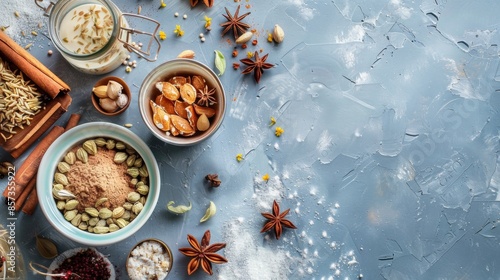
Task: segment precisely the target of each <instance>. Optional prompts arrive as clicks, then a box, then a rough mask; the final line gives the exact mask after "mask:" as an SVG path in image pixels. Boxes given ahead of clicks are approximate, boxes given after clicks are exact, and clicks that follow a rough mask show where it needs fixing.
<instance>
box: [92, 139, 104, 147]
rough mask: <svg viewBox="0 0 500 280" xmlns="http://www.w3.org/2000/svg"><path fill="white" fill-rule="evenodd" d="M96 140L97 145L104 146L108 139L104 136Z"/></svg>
mask: <svg viewBox="0 0 500 280" xmlns="http://www.w3.org/2000/svg"><path fill="white" fill-rule="evenodd" d="M94 142H95V144H96V145H97V147H104V146H106V140H105V139H104V138H102V137H99V138H96V139H94Z"/></svg>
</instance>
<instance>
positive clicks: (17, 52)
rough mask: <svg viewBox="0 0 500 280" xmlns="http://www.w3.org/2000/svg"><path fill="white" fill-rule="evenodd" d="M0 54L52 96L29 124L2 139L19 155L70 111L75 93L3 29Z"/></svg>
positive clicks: (0, 39) (9, 148) (9, 149)
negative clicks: (71, 94)
mask: <svg viewBox="0 0 500 280" xmlns="http://www.w3.org/2000/svg"><path fill="white" fill-rule="evenodd" d="M0 56H1V57H2V58H3V59H4V60H6V61H8V62H9V64H10V65H12V66H15V68H17V69H18V70H19V71H21V72H22V73H23V75H24V76H26V77H28V78H29V79H30V80H31V81H32V82H33V83H35V84H36V85H37V87H38V89H39V90H40V91H42V92H43V93H45V94H46V95H47V96H48V97H49V98H50V101H49V102H48V103H47V104H46V106H45V109H44V110H43V111H41V112H39V113H38V114H37V115H35V116H34V117H33V120H32V121H31V123H30V125H29V126H25V127H24V128H23V129H19V130H18V131H16V132H17V133H16V134H13V135H12V137H10V139H8V140H7V141H4V140H3V139H0V146H1V147H3V149H4V150H6V151H7V152H9V153H10V154H11V155H12V156H13V157H14V158H17V157H19V156H20V155H21V154H23V153H24V152H25V151H26V150H27V149H28V148H29V147H30V146H31V145H32V144H33V143H34V142H35V141H36V140H37V139H38V138H40V137H41V136H42V135H43V134H44V133H45V132H46V131H47V130H48V129H49V128H50V127H51V126H52V125H53V124H54V123H55V122H56V121H57V120H58V119H59V118H60V117H61V116H62V114H64V113H65V112H66V111H67V109H68V107H69V105H70V104H71V97H70V96H69V94H68V92H69V91H70V88H69V86H68V85H67V84H66V83H64V82H63V81H62V80H61V79H60V78H59V77H57V76H56V75H55V74H54V73H52V72H51V71H50V70H49V69H48V68H47V67H45V66H44V65H43V64H42V63H41V62H40V61H38V60H37V59H36V58H35V57H34V56H32V55H31V54H30V53H29V52H27V51H26V50H25V49H24V48H22V47H21V46H19V45H18V44H17V43H16V42H14V41H13V40H12V39H11V38H10V37H9V36H7V35H6V34H5V33H4V32H2V31H0Z"/></svg>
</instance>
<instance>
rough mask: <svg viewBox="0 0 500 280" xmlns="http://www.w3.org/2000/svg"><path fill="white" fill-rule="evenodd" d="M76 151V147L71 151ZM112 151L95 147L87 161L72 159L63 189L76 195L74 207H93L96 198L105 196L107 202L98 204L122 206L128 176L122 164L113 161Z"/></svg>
mask: <svg viewBox="0 0 500 280" xmlns="http://www.w3.org/2000/svg"><path fill="white" fill-rule="evenodd" d="M73 151H74V152H76V148H75V149H74V150H73ZM115 153H116V151H115V150H108V149H105V148H101V147H99V148H98V152H97V154H96V155H93V156H90V157H89V158H88V162H87V163H83V162H81V161H76V162H75V163H74V164H73V165H72V166H71V171H70V172H69V173H68V174H67V177H68V180H69V182H70V185H68V186H67V189H68V190H69V191H70V192H71V193H73V194H74V195H76V197H77V199H78V201H79V202H80V203H79V204H78V210H80V211H83V209H85V208H86V207H94V204H95V202H96V200H97V199H99V198H102V197H106V198H108V201H107V202H106V203H104V204H102V205H101V207H108V208H111V209H113V208H116V207H118V206H121V205H123V203H124V202H125V201H126V198H127V195H128V193H129V192H130V191H131V188H130V186H129V183H130V176H129V175H127V166H126V165H125V164H116V163H115V162H114V161H113V158H114V156H115Z"/></svg>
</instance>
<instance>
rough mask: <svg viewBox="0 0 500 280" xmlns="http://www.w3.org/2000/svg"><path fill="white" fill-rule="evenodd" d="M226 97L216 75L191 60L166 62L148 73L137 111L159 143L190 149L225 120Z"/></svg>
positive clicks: (140, 93)
mask: <svg viewBox="0 0 500 280" xmlns="http://www.w3.org/2000/svg"><path fill="white" fill-rule="evenodd" d="M225 109H226V98H225V92H224V87H223V86H222V83H221V81H220V80H219V78H218V77H217V75H216V74H215V73H214V72H213V71H212V69H210V68H209V67H208V66H206V65H205V64H203V63H201V62H198V61H195V60H193V59H185V58H178V59H174V60H170V61H167V62H165V63H163V64H161V65H159V66H158V67H156V68H155V69H153V71H151V72H150V73H149V74H148V75H147V76H146V78H145V79H144V81H143V83H142V85H141V88H140V90H139V110H140V112H141V116H142V119H143V120H144V122H145V123H146V125H147V127H148V128H149V129H150V130H151V132H152V133H153V134H154V135H155V136H156V137H157V138H159V139H161V140H162V141H164V142H166V143H169V144H172V145H177V146H190V145H194V144H197V143H200V142H201V141H203V140H206V139H207V138H209V137H210V136H212V135H213V134H214V133H215V132H216V131H217V129H218V128H219V127H220V125H221V123H222V120H223V119H224V114H225Z"/></svg>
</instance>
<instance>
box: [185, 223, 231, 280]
mask: <svg viewBox="0 0 500 280" xmlns="http://www.w3.org/2000/svg"><path fill="white" fill-rule="evenodd" d="M187 240H188V242H189V245H191V247H192V248H189V247H187V248H179V251H180V252H181V253H182V254H184V255H186V256H188V257H192V259H191V261H189V263H188V267H187V273H188V275H191V274H193V273H194V272H195V271H196V270H197V269H198V267H199V266H200V265H201V268H202V269H203V270H204V271H205V272H206V273H208V274H210V275H212V274H213V271H212V263H216V264H221V263H226V262H227V259H226V258H224V257H223V256H221V255H219V254H216V253H215V252H217V251H219V250H220V249H222V248H225V247H226V243H214V244H212V245H209V243H210V230H207V231H205V234H204V235H203V238H201V244H200V243H198V240H196V238H194V237H193V236H192V235H190V234H188V235H187Z"/></svg>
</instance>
